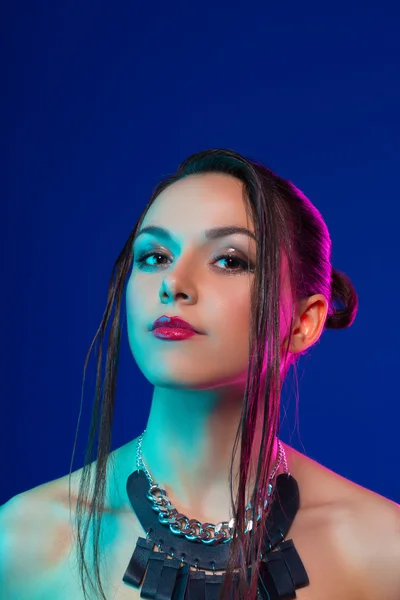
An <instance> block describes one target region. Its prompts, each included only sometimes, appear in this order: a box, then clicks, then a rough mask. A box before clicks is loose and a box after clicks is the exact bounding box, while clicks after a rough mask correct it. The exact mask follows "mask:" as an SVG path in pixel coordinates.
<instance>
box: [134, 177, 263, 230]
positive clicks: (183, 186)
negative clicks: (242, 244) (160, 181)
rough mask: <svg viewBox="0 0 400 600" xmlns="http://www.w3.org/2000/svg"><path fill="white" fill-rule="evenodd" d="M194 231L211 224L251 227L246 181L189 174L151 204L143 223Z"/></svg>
mask: <svg viewBox="0 0 400 600" xmlns="http://www.w3.org/2000/svg"><path fill="white" fill-rule="evenodd" d="M149 223H151V224H157V225H162V226H166V227H167V226H168V224H169V226H170V228H173V229H179V228H180V227H181V226H182V227H183V226H185V228H187V227H193V228H194V230H197V229H201V228H203V229H206V228H207V226H211V225H214V226H215V225H226V224H227V223H229V224H233V223H234V224H236V225H246V224H247V226H248V227H249V229H251V230H253V228H252V226H251V216H250V214H249V215H248V206H247V202H246V194H245V189H244V185H243V182H242V181H240V180H239V179H237V178H236V177H232V176H230V175H225V174H220V173H206V174H202V175H189V176H187V177H185V178H184V179H181V180H180V181H177V182H175V183H173V184H172V185H170V186H169V187H168V188H166V189H165V190H164V191H163V192H161V194H160V195H159V196H158V197H157V198H156V199H155V201H154V202H153V204H152V205H151V206H150V208H149V210H148V212H147V214H146V216H145V218H144V220H143V225H147V224H149Z"/></svg>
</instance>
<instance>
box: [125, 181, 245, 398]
mask: <svg viewBox="0 0 400 600" xmlns="http://www.w3.org/2000/svg"><path fill="white" fill-rule="evenodd" d="M149 225H152V226H157V227H162V228H164V229H165V230H167V231H168V232H169V233H170V236H171V239H168V238H166V237H162V236H160V235H151V234H149V233H144V234H142V235H139V236H137V238H136V240H135V242H134V245H133V252H134V261H133V265H132V272H131V275H130V278H129V281H128V285H127V291H126V294H127V295H126V305H127V327H128V338H129V344H130V347H131V350H132V353H133V356H134V358H135V360H136V362H137V365H138V367H139V368H140V370H141V371H142V372H143V374H144V376H145V377H146V378H147V379H148V380H149V381H150V383H152V384H153V385H155V386H161V387H172V388H174V387H175V388H182V389H207V388H212V387H218V386H222V385H229V384H237V383H243V384H244V383H245V381H246V375H247V368H248V358H249V328H250V291H251V285H252V283H253V281H254V273H253V272H252V271H253V269H254V266H255V259H256V241H255V239H253V238H252V237H251V234H253V235H254V228H253V224H252V223H251V219H250V217H247V214H246V204H245V196H244V186H243V183H242V182H241V181H240V180H238V179H236V178H233V177H230V176H228V175H223V174H214V173H212V174H211V173H208V174H204V175H195V176H193V175H192V176H188V177H186V178H185V179H182V180H180V181H178V182H176V183H174V184H172V185H171V186H169V187H168V188H167V189H166V190H164V191H163V192H162V193H161V194H160V195H159V196H158V197H157V199H156V200H155V202H154V203H153V204H152V205H151V207H150V209H149V211H148V213H147V215H146V216H145V218H144V221H143V223H142V226H141V229H143V228H145V227H147V226H149ZM226 226H237V227H242V228H246V229H248V230H249V232H250V235H244V234H240V233H235V234H231V235H227V236H224V237H218V238H215V239H212V238H211V239H207V237H206V235H205V231H206V230H209V229H212V228H216V227H226ZM149 253H154V254H150V255H148V256H147V258H145V259H144V260H143V262H139V261H140V259H141V258H142V257H143V255H145V254H149ZM159 254H162V256H159ZM221 254H224V255H226V254H228V255H230V257H231V258H229V257H228V258H218V257H219V256H220V255H221ZM230 269H231V270H230ZM161 315H167V316H179V317H181V318H182V319H185V320H186V321H188V322H189V323H190V324H192V325H193V327H194V328H195V329H197V330H198V331H201V332H202V333H201V334H196V335H194V336H192V337H189V338H188V339H186V340H182V341H170V340H164V339H159V338H157V337H155V336H154V335H153V333H152V332H151V327H152V324H153V322H154V321H155V320H156V319H157V318H158V317H160V316H161Z"/></svg>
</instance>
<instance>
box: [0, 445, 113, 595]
mask: <svg viewBox="0 0 400 600" xmlns="http://www.w3.org/2000/svg"><path fill="white" fill-rule="evenodd" d="M122 455H123V447H122V448H121V449H117V450H116V451H114V452H112V453H110V455H109V459H110V461H111V462H112V463H113V464H114V466H115V456H118V457H120V456H122ZM117 462H118V461H117ZM95 466H96V463H95V462H94V463H92V465H91V467H90V470H92V476H94V470H95ZM118 469H119V462H118V464H117V468H116V475H117V477H116V479H117V480H118V473H119V470H118ZM82 471H83V469H82V468H81V469H77V470H76V471H74V472H72V473H71V475H70V474H69V473H68V474H67V475H64V476H62V477H60V478H57V479H54V480H52V481H49V482H46V483H44V484H42V485H39V486H37V487H34V488H32V489H30V490H27V491H26V492H23V493H21V494H18V495H16V496H14V497H12V498H11V499H10V500H9V501H8V502H6V503H5V504H4V505H2V506H1V507H0V589H1V590H2V591H4V593H7V596H6V597H7V598H8V599H9V600H13V599H14V598H15V599H18V600H24V599H25V598H29V599H30V600H31V599H32V598H41V599H43V600H44V599H47V598H50V597H51V598H52V600H54V585H55V582H56V586H57V587H58V588H59V587H60V586H61V587H63V586H64V589H65V590H66V589H68V590H70V588H71V581H72V579H71V576H70V572H69V564H70V559H71V557H72V560H74V556H75V555H73V551H74V550H75V549H76V539H75V536H76V528H75V522H74V517H75V514H76V510H75V509H76V502H77V497H78V492H79V485H80V481H81V476H82ZM110 472H113V473H114V471H113V470H112V469H110ZM121 489H122V487H121ZM119 493H120V489H117V487H116V486H115V485H114V479H113V478H112V477H107V485H106V497H105V508H106V512H109V513H110V514H111V513H112V514H115V513H116V512H118V511H117V510H114V505H113V504H112V503H114V504H116V503H117V497H119V496H118V494H119ZM49 590H50V592H49ZM71 592H72V595H71V594H70V597H76V598H78V595H77V593H76V592H75V591H74V590H71ZM49 594H50V595H49ZM51 594H53V596H51Z"/></svg>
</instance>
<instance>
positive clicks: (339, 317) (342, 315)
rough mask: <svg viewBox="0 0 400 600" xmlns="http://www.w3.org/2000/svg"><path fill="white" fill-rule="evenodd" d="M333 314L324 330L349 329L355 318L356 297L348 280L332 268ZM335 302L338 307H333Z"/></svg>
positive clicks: (340, 272)
mask: <svg viewBox="0 0 400 600" xmlns="http://www.w3.org/2000/svg"><path fill="white" fill-rule="evenodd" d="M331 290H332V308H333V311H334V312H333V314H332V315H330V316H329V317H328V318H327V319H326V323H325V328H326V329H344V328H345V327H350V325H351V324H352V323H353V321H354V319H355V318H356V314H357V310H358V296H357V292H356V290H355V289H354V286H353V284H352V282H351V280H350V278H349V277H348V276H347V275H346V274H345V273H343V272H342V271H338V270H337V269H333V268H332V279H331ZM335 302H336V303H338V304H340V305H341V306H340V307H336V306H335Z"/></svg>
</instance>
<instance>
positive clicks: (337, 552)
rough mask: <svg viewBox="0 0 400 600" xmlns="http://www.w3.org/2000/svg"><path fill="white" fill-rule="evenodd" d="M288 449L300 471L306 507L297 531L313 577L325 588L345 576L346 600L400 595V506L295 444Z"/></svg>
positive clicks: (391, 599)
mask: <svg viewBox="0 0 400 600" xmlns="http://www.w3.org/2000/svg"><path fill="white" fill-rule="evenodd" d="M289 452H291V459H292V464H293V465H294V467H295V468H294V470H295V469H297V471H296V472H297V473H298V474H299V477H298V483H299V488H300V498H301V503H302V506H303V510H302V511H300V513H301V518H299V520H298V524H297V529H296V530H295V531H294V534H297V539H298V544H296V546H297V545H298V546H299V550H300V548H302V549H303V551H304V553H305V555H306V556H307V557H308V558H309V565H310V568H311V570H314V571H315V573H313V575H314V580H319V579H320V583H321V589H322V584H323V580H329V577H330V576H331V574H333V573H334V577H336V576H339V575H340V577H341V578H342V581H345V582H346V584H345V585H346V586H347V588H346V590H348V591H346V594H347V595H346V598H347V597H348V598H355V599H356V600H358V599H360V600H361V599H362V600H369V599H370V598H371V600H372V599H374V600H394V599H395V598H400V506H399V505H398V504H396V503H395V502H393V501H391V500H389V499H388V498H385V497H383V496H381V495H380V494H377V493H375V492H373V491H372V490H369V489H367V488H364V487H362V486H360V485H358V484H356V483H354V482H352V481H350V480H348V479H346V478H344V477H342V476H340V475H338V474H337V473H335V472H333V471H331V470H330V469H327V468H326V467H324V466H323V465H321V464H319V463H317V462H316V461H313V460H312V459H310V458H308V457H306V456H304V455H302V454H300V453H298V452H296V451H292V450H291V449H290V448H289ZM296 478H297V477H296ZM310 532H313V533H312V534H310ZM314 534H315V535H314ZM321 534H322V535H321ZM322 536H323V543H321V539H322ZM294 537H295V535H293V538H294ZM318 540H319V541H318ZM300 555H301V552H300ZM336 567H337V571H336ZM310 580H311V577H310ZM332 585H334V583H333V582H332ZM299 597H300V596H299ZM338 597H339V596H338Z"/></svg>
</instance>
